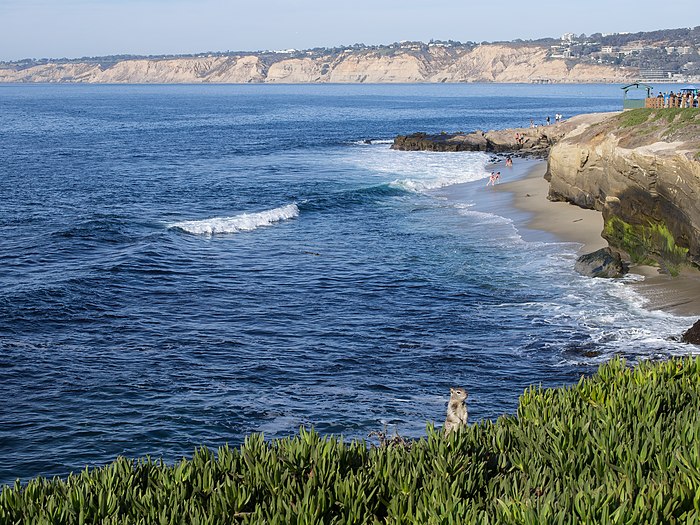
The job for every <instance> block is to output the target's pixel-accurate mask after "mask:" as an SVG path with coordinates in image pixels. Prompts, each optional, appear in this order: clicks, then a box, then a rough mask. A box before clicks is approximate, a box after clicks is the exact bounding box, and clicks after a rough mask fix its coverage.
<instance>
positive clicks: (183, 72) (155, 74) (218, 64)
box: [0, 44, 635, 83]
mask: <svg viewBox="0 0 700 525" xmlns="http://www.w3.org/2000/svg"><path fill="white" fill-rule="evenodd" d="M634 74H635V73H634V72H632V71H626V70H622V69H617V68H613V67H607V66H595V65H581V64H579V65H575V66H573V67H569V66H568V65H567V63H566V61H564V60H561V59H549V58H547V49H545V48H543V47H539V46H518V47H515V46H507V45H495V44H493V45H482V46H478V47H476V48H474V49H471V50H459V51H456V50H452V49H447V48H441V47H431V48H428V49H427V50H399V51H396V52H393V53H382V52H378V51H367V50H358V51H349V52H347V51H346V52H343V53H339V54H337V55H327V56H320V57H319V56H313V57H308V58H288V57H285V56H278V57H275V58H268V59H266V60H262V59H261V57H260V56H258V55H255V54H250V55H232V56H216V57H199V58H173V59H162V60H150V59H139V60H123V61H120V62H117V63H115V64H113V65H110V66H108V67H103V66H101V65H99V64H87V63H84V64H83V63H72V64H44V65H40V66H34V67H30V68H26V69H13V68H9V67H6V68H0V82H94V83H200V82H214V83H217V82H218V83H249V82H271V83H272V82H285V83H311V82H338V83H362V82H367V83H389V82H396V83H405V82H531V81H533V80H546V81H550V82H625V81H627V80H629V79H630V78H632V77H633V76H634Z"/></svg>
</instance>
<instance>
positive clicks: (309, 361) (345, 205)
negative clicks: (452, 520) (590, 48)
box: [0, 84, 689, 484]
mask: <svg viewBox="0 0 700 525" xmlns="http://www.w3.org/2000/svg"><path fill="white" fill-rule="evenodd" d="M620 105H621V96H620V89H619V86H611V85H585V86H582V85H556V86H535V85H474V84H472V85H374V86H371V85H370V86H365V85H347V86H346V85H311V86H270V85H253V86H248V85H246V86H78V85H76V86H63V85H61V86H57V85H55V86H52V85H36V86H34V85H31V86H30V85H26V86H25V85H21V86H19V85H4V86H0V123H2V125H1V126H0V144H2V148H0V197H1V198H0V231H1V232H2V237H1V238H0V399H2V403H0V458H2V461H0V484H1V483H11V482H13V481H14V479H16V478H21V479H26V478H28V477H32V476H37V475H42V476H53V475H66V474H67V473H69V472H70V471H76V470H79V469H81V468H83V467H84V466H85V465H90V466H94V465H102V464H105V463H108V462H110V461H111V460H113V459H114V458H115V457H116V456H118V455H126V456H129V457H135V456H145V455H147V454H149V455H151V456H155V457H163V458H164V459H165V460H166V461H174V460H176V459H179V458H180V457H182V456H188V455H191V453H192V451H193V450H194V448H195V447H196V446H200V445H207V446H211V447H216V446H219V445H221V444H223V443H226V442H228V443H231V444H234V445H235V444H239V443H241V442H242V440H243V438H244V437H245V436H246V435H247V434H249V433H251V432H264V433H265V435H266V436H267V437H270V438H274V437H281V436H287V435H290V434H292V433H294V432H295V431H296V430H297V429H298V427H299V426H300V425H306V426H314V427H315V428H316V429H317V430H319V431H320V432H322V433H342V434H343V435H345V436H347V437H348V438H364V437H366V436H367V434H368V433H369V432H370V431H373V430H381V429H382V428H383V427H384V425H387V426H388V428H389V430H390V431H394V430H397V431H398V432H399V433H400V434H402V435H404V436H408V437H413V436H420V435H422V434H423V433H424V431H425V425H426V422H428V421H434V422H436V423H438V424H439V423H441V421H442V419H443V417H444V409H445V401H446V397H447V395H448V393H449V390H448V389H449V387H450V386H452V385H464V386H466V387H467V388H468V389H469V391H470V398H469V407H470V419H471V420H472V421H474V420H479V419H482V418H495V417H497V416H499V415H500V414H503V413H508V412H512V411H514V409H515V407H516V406H517V398H518V395H519V394H520V393H522V391H523V389H524V388H525V387H526V386H528V385H530V384H539V383H541V384H543V385H546V386H553V385H562V384H569V383H572V382H575V381H576V380H577V379H578V378H579V377H580V375H581V374H584V373H590V372H592V371H593V370H594V369H595V368H596V367H597V365H598V364H599V363H600V362H601V361H604V360H605V359H607V358H609V357H610V356H611V355H615V354H621V355H624V356H627V357H629V358H632V359H638V358H647V357H657V356H664V355H669V354H672V353H679V352H684V351H685V349H684V348H683V347H682V346H680V345H679V344H678V343H677V342H675V341H674V339H673V336H676V335H677V334H679V333H680V332H681V331H682V330H683V329H685V328H687V326H689V320H688V319H684V318H681V317H676V316H673V315H670V314H667V313H662V312H649V311H647V310H645V309H644V308H643V299H642V298H640V297H639V296H637V295H636V294H635V292H634V290H633V289H631V287H629V286H627V285H625V284H624V283H621V282H611V281H599V280H591V279H585V278H583V277H579V276H578V275H576V274H575V273H574V271H573V262H574V260H575V257H576V249H577V246H576V245H572V244H566V243H562V242H556V241H554V240H552V241H549V240H546V241H543V240H538V241H526V240H524V239H523V237H522V236H521V234H520V233H519V231H518V228H519V224H518V223H517V221H515V222H514V221H513V220H512V219H507V218H504V217H502V216H500V215H499V214H498V213H494V212H493V211H492V210H491V211H484V208H480V203H483V202H484V200H485V199H488V198H489V196H488V194H487V193H486V192H485V191H484V190H485V178H484V177H486V176H487V173H488V163H489V161H490V158H489V157H488V156H487V155H485V154H480V153H442V154H440V153H409V152H395V151H391V150H390V149H389V142H390V140H391V139H392V138H393V137H394V136H395V135H396V134H400V133H410V132H414V131H427V132H439V131H442V130H446V131H456V130H465V131H471V130H474V129H492V128H504V127H511V126H526V125H528V124H529V122H530V119H534V121H535V122H538V123H542V122H543V121H544V119H545V117H546V116H547V115H549V116H552V117H553V115H554V113H556V112H559V113H563V114H564V116H565V117H568V116H572V115H574V114H578V113H588V112H596V111H611V110H617V109H619V108H620Z"/></svg>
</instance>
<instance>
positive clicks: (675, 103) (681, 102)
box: [656, 91, 700, 108]
mask: <svg viewBox="0 0 700 525" xmlns="http://www.w3.org/2000/svg"><path fill="white" fill-rule="evenodd" d="M656 99H657V100H658V101H659V102H658V104H657V107H663V108H697V107H698V103H699V102H700V100H699V99H700V94H699V93H698V92H697V91H696V92H692V91H688V92H684V93H674V92H673V91H671V92H670V93H665V92H664V93H662V92H661V91H659V94H658V95H656ZM662 101H663V102H662Z"/></svg>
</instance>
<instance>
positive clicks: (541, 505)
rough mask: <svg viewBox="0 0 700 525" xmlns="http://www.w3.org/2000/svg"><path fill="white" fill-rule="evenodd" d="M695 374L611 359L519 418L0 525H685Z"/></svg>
mask: <svg viewBox="0 0 700 525" xmlns="http://www.w3.org/2000/svg"><path fill="white" fill-rule="evenodd" d="M699 519H700V358H697V357H692V358H691V357H689V358H675V359H671V360H668V361H664V362H648V361H647V362H642V363H640V364H638V365H637V366H635V367H634V368H629V367H627V366H626V363H625V362H624V361H623V360H620V359H614V360H612V361H610V362H608V363H607V364H604V365H602V366H601V367H600V369H599V371H598V372H597V373H596V374H595V375H593V376H592V377H590V378H581V380H580V381H579V382H578V384H576V385H573V386H571V387H565V388H554V389H541V388H538V387H532V388H529V389H528V390H526V391H525V393H524V394H523V395H522V396H521V398H520V404H519V408H518V410H517V414H516V415H509V416H503V417H501V418H499V419H498V420H497V421H495V422H492V421H484V422H479V423H476V424H473V425H471V426H469V427H468V428H467V429H465V430H463V431H461V432H456V433H453V434H452V435H450V437H449V438H447V439H445V438H444V437H443V436H442V433H440V432H439V431H437V430H435V429H433V428H432V427H431V426H429V427H428V431H427V435H426V436H425V437H424V438H422V439H418V440H414V441H405V440H394V441H391V440H390V441H388V442H385V443H384V444H382V445H380V446H373V445H370V444H368V443H366V442H364V441H361V440H358V441H352V442H347V443H346V442H345V441H343V439H342V438H337V437H331V436H321V435H319V434H318V433H316V432H314V431H308V430H304V429H301V430H300V431H299V433H298V434H297V435H295V436H293V437H290V438H287V439H279V440H271V441H266V440H265V439H264V438H263V436H262V435H259V434H256V435H251V436H250V437H249V438H248V439H246V442H245V443H244V444H243V445H242V446H241V447H240V448H230V447H222V448H220V449H219V450H218V451H217V452H213V451H210V450H207V449H204V448H203V449H199V450H197V451H196V452H195V454H194V456H193V457H192V459H189V460H188V459H183V460H182V461H181V462H179V463H177V464H175V465H172V466H171V465H166V464H163V463H162V462H160V461H154V460H152V459H150V458H147V459H140V460H132V459H126V458H118V459H117V460H116V461H114V462H113V463H112V464H110V465H107V466H105V467H103V468H96V469H93V470H87V469H86V470H85V471H83V472H81V473H79V474H75V475H71V476H70V477H68V478H67V479H59V478H55V479H53V480H47V479H43V478H36V479H33V480H31V481H30V482H29V483H27V484H26V485H21V484H19V483H17V484H15V486H14V487H11V486H6V487H5V488H3V490H2V492H1V494H0V521H2V522H3V523H18V524H19V523H57V524H58V523H144V524H145V523H261V522H265V523H487V522H490V523H582V522H585V523H661V522H664V523H669V522H670V523H695V522H697V520H699Z"/></svg>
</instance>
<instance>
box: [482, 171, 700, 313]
mask: <svg viewBox="0 0 700 525" xmlns="http://www.w3.org/2000/svg"><path fill="white" fill-rule="evenodd" d="M514 162H516V163H517V162H522V159H518V158H514ZM493 169H494V170H497V171H501V173H502V174H503V173H506V174H507V173H508V172H507V168H505V164H504V163H503V162H502V161H499V162H497V163H496V164H494V165H493ZM546 169H547V162H546V161H538V162H536V163H534V164H533V166H531V167H529V169H528V170H527V171H526V173H525V175H524V176H523V177H518V178H516V179H515V180H513V181H506V182H503V183H501V184H498V185H497V186H496V187H495V190H496V191H498V192H503V193H505V194H508V195H509V197H510V204H511V205H512V207H513V208H514V209H515V210H517V211H521V212H525V213H526V214H527V218H526V219H525V221H524V223H521V224H519V225H517V226H519V228H518V229H519V232H520V234H521V235H523V238H525V239H532V240H536V238H537V237H538V236H541V235H542V233H545V234H550V235H552V236H554V237H556V238H557V239H559V240H561V241H565V242H575V243H578V244H580V245H581V246H580V248H579V249H578V251H577V253H578V254H579V255H583V254H585V253H590V252H593V251H595V250H598V249H600V248H604V247H606V246H608V243H607V241H606V240H605V239H603V238H602V237H601V232H602V231H603V214H602V213H601V212H599V211H596V210H588V209H584V208H579V207H578V206H576V205H574V204H570V203H568V202H553V201H550V200H548V199H547V194H548V192H549V183H548V182H547V181H546V180H545V179H544V174H545V172H546ZM522 226H524V229H523V228H522ZM630 273H631V274H635V275H638V276H640V280H638V281H632V282H627V283H626V285H628V286H632V287H634V289H635V290H636V291H637V292H638V293H639V294H640V295H641V296H642V297H644V298H645V299H646V300H647V302H646V304H645V305H644V307H645V308H646V309H647V310H651V311H654V310H661V311H666V312H670V313H673V314H676V315H679V316H683V317H697V316H699V315H700V271H695V270H692V269H690V268H688V269H684V270H683V271H682V272H681V274H680V275H679V276H677V277H671V276H670V275H664V274H660V273H659V272H658V270H657V268H655V267H652V266H632V267H631V268H630ZM689 327H690V326H689Z"/></svg>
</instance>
